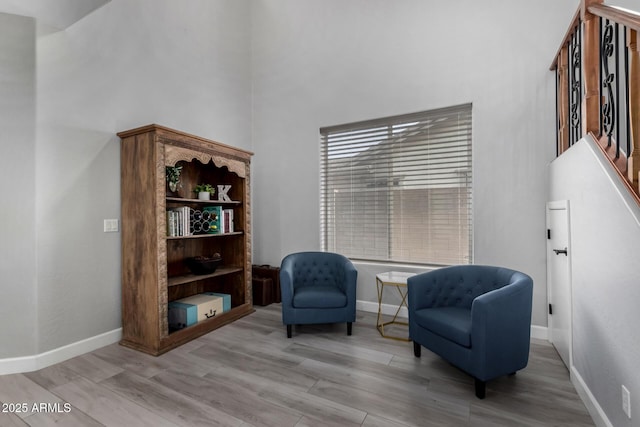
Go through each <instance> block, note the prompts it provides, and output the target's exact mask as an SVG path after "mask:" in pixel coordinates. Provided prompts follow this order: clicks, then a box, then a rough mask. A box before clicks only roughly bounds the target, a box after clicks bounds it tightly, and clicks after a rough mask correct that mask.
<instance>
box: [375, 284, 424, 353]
mask: <svg viewBox="0 0 640 427" xmlns="http://www.w3.org/2000/svg"><path fill="white" fill-rule="evenodd" d="M415 274H416V273H409V272H406V271H388V272H386V273H380V274H376V287H377V288H378V319H377V321H376V327H377V328H378V332H380V335H382V336H383V337H385V338H391V339H394V340H400V341H410V339H409V337H399V336H395V335H389V334H386V333H385V332H384V327H385V326H387V325H404V326H409V323H407V322H401V321H399V320H397V319H398V313H400V309H401V308H402V307H407V279H408V278H409V277H411V276H414V275H415ZM385 286H394V287H395V288H396V289H397V290H398V293H399V294H400V298H401V300H400V304H399V305H398V309H397V310H396V313H395V314H394V315H393V318H392V319H391V320H390V321H388V322H384V321H383V319H382V292H383V290H384V287H385ZM407 309H408V307H407Z"/></svg>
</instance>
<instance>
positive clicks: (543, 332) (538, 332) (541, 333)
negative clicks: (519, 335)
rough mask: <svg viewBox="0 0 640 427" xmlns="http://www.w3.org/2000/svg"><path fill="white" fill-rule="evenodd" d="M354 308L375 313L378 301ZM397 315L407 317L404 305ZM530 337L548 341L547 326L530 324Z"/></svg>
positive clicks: (388, 308) (388, 309) (390, 310)
mask: <svg viewBox="0 0 640 427" xmlns="http://www.w3.org/2000/svg"><path fill="white" fill-rule="evenodd" d="M356 309H357V310H362V311H366V312H368V313H377V312H378V303H377V302H371V301H356ZM397 309H398V306H397V305H392V304H382V305H381V307H380V311H381V312H382V314H384V315H386V316H393V315H394V314H395V313H396V310H397ZM398 317H402V318H404V319H407V318H408V317H409V312H408V311H407V308H406V307H402V308H400V311H399V312H398ZM531 338H536V339H539V340H545V341H549V333H548V330H547V327H546V326H537V325H531Z"/></svg>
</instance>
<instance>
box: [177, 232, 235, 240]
mask: <svg viewBox="0 0 640 427" xmlns="http://www.w3.org/2000/svg"><path fill="white" fill-rule="evenodd" d="M243 234H244V233H243V232H242V231H234V232H233V233H218V234H213V233H212V234H194V235H191V236H166V237H167V240H182V239H209V238H212V237H213V238H215V237H228V236H242V235H243Z"/></svg>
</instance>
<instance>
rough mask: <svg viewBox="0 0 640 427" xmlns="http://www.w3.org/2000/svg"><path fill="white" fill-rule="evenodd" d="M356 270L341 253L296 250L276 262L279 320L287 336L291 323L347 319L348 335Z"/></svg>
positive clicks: (351, 319) (351, 317)
mask: <svg viewBox="0 0 640 427" xmlns="http://www.w3.org/2000/svg"><path fill="white" fill-rule="evenodd" d="M357 278H358V271H357V270H356V268H355V267H354V266H353V263H352V262H351V261H349V259H348V258H347V257H345V256H343V255H340V254H336V253H331V252H298V253H294V254H290V255H287V256H286V257H285V258H284V259H283V260H282V264H281V265H280V292H281V294H282V323H284V324H285V325H286V326H287V337H289V338H291V335H292V327H293V325H305V324H317V323H341V322H346V323H347V334H348V335H351V328H352V326H351V325H352V323H353V322H355V321H356V282H357Z"/></svg>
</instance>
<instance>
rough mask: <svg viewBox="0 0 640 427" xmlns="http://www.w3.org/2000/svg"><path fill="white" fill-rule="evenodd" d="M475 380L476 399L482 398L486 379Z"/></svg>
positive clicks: (485, 388) (485, 390)
mask: <svg viewBox="0 0 640 427" xmlns="http://www.w3.org/2000/svg"><path fill="white" fill-rule="evenodd" d="M475 382H476V397H477V398H478V399H484V397H485V395H486V392H487V383H486V381H480V380H479V379H477V378H475Z"/></svg>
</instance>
